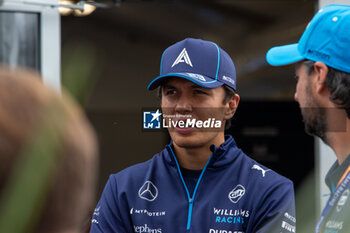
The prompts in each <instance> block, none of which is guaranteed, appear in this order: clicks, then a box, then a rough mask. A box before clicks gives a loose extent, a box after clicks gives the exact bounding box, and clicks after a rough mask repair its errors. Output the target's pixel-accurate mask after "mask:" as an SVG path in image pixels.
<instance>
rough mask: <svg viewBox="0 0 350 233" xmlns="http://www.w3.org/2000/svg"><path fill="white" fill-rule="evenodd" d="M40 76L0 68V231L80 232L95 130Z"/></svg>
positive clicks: (90, 188)
mask: <svg viewBox="0 0 350 233" xmlns="http://www.w3.org/2000/svg"><path fill="white" fill-rule="evenodd" d="M40 79H41V78H40V77H39V76H38V75H36V74H34V73H30V72H27V71H16V72H12V73H10V72H9V71H8V70H6V69H0V209H1V212H0V232H7V233H22V232H23V233H30V232H35V233H49V232H50V233H79V232H82V229H83V227H84V226H83V221H84V220H85V219H86V218H88V217H89V216H88V214H89V213H88V212H89V210H90V209H89V208H90V207H91V201H92V200H93V197H94V196H93V194H94V188H95V179H96V178H95V176H96V168H97V166H96V161H97V143H96V139H95V134H94V132H93V130H92V128H91V126H90V125H89V123H88V121H87V120H86V118H85V116H84V114H83V112H82V110H81V109H80V108H79V107H78V106H77V105H76V104H75V103H73V102H72V101H71V100H70V99H69V98H68V97H66V96H65V95H63V97H61V96H59V95H58V94H56V93H55V92H54V91H53V90H50V89H49V88H47V87H46V86H44V84H42V82H41V80H40Z"/></svg>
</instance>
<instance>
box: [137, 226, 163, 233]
mask: <svg viewBox="0 0 350 233" xmlns="http://www.w3.org/2000/svg"><path fill="white" fill-rule="evenodd" d="M134 231H135V232H136V233H143V232H145V233H162V228H150V227H149V226H148V225H147V224H145V225H143V226H134Z"/></svg>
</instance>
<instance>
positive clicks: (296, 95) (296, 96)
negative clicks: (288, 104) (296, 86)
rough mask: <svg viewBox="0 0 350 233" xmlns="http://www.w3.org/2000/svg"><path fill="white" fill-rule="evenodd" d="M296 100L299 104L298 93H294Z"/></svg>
mask: <svg viewBox="0 0 350 233" xmlns="http://www.w3.org/2000/svg"><path fill="white" fill-rule="evenodd" d="M294 100H295V101H297V102H298V94H297V91H295V93H294Z"/></svg>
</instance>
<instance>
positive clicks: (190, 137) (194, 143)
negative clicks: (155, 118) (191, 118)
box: [171, 132, 201, 148]
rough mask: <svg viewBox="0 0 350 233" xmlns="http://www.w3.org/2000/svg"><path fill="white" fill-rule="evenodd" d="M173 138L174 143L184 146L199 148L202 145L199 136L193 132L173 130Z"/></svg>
mask: <svg viewBox="0 0 350 233" xmlns="http://www.w3.org/2000/svg"><path fill="white" fill-rule="evenodd" d="M171 138H172V139H173V141H174V143H175V144H176V145H177V146H179V147H183V148H197V147H200V146H201V143H200V141H199V140H198V137H196V135H195V133H191V134H179V133H177V132H173V133H172V134H171Z"/></svg>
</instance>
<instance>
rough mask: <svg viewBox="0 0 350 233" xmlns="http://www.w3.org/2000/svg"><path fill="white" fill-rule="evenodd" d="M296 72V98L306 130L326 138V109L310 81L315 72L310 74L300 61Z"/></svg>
mask: <svg viewBox="0 0 350 233" xmlns="http://www.w3.org/2000/svg"><path fill="white" fill-rule="evenodd" d="M295 73H296V78H297V86H296V91H295V94H294V99H295V100H296V101H297V102H298V103H299V107H300V109H301V114H302V117H303V120H304V123H305V131H306V133H308V134H310V135H315V136H318V137H320V138H321V139H322V140H324V133H325V131H326V120H325V109H324V108H322V107H321V106H320V104H319V103H318V102H317V100H316V98H315V95H314V92H313V91H312V88H311V83H310V80H311V79H312V78H313V77H312V76H313V75H314V72H313V73H311V74H310V75H309V74H308V70H307V67H306V65H305V64H304V63H303V62H299V63H298V64H297V65H296V72H295Z"/></svg>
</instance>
